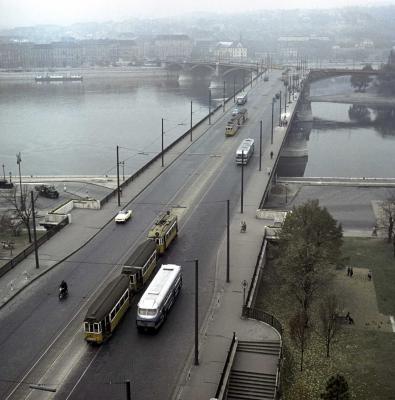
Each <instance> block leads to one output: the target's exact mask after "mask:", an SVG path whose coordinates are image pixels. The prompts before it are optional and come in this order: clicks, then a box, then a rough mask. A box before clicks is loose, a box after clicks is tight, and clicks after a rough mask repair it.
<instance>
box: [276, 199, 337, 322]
mask: <svg viewBox="0 0 395 400" xmlns="http://www.w3.org/2000/svg"><path fill="white" fill-rule="evenodd" d="M341 246H342V227H341V225H340V224H337V223H336V221H335V220H334V219H333V217H332V216H331V215H330V214H329V212H328V211H327V209H326V208H321V207H320V206H319V203H318V200H311V201H308V202H307V203H305V204H303V205H301V206H298V207H294V208H293V210H292V212H291V213H289V214H288V215H287V217H286V218H285V221H284V224H283V227H282V230H281V232H280V234H279V247H278V261H277V262H278V264H279V266H280V268H281V270H282V275H283V277H284V280H285V284H286V285H287V288H288V289H289V292H290V293H292V294H293V295H294V296H295V298H296V301H297V302H298V304H299V305H300V307H301V309H302V310H303V312H304V313H305V315H306V316H308V315H309V309H310V307H311V304H312V303H313V301H314V300H315V299H316V297H317V296H318V295H319V294H320V291H321V289H323V288H324V287H325V286H327V284H328V282H329V281H330V280H331V277H332V271H333V267H334V266H338V265H341V264H342V258H341Z"/></svg>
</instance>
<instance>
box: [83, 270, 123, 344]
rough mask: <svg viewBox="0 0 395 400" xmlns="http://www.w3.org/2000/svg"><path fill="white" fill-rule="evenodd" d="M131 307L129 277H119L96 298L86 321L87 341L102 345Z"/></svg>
mask: <svg viewBox="0 0 395 400" xmlns="http://www.w3.org/2000/svg"><path fill="white" fill-rule="evenodd" d="M129 306H130V291H129V277H128V276H126V275H123V274H121V275H118V276H117V277H116V278H115V279H113V280H112V281H111V282H110V283H108V285H107V286H105V287H104V288H103V289H102V290H101V291H100V292H99V293H98V294H97V296H96V297H95V298H94V300H93V302H92V304H91V305H90V307H89V309H88V312H87V313H86V316H85V319H84V335H85V340H86V341H87V342H89V343H96V344H101V343H103V342H104V341H105V340H107V339H108V338H109V337H110V336H111V335H112V333H113V331H114V329H115V328H116V327H117V325H118V324H119V322H120V321H121V319H122V317H123V316H124V314H125V313H126V311H127V310H128V308H129Z"/></svg>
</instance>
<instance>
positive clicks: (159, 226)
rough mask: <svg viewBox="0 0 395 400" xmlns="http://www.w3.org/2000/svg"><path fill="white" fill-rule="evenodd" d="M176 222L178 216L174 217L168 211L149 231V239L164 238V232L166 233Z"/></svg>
mask: <svg viewBox="0 0 395 400" xmlns="http://www.w3.org/2000/svg"><path fill="white" fill-rule="evenodd" d="M176 220H177V215H174V214H172V213H171V212H170V211H167V212H166V213H165V214H164V215H162V216H161V217H160V218H159V219H158V220H157V221H156V222H155V225H154V226H153V227H152V228H151V229H150V230H149V232H148V237H149V238H156V237H158V236H163V234H164V232H166V231H167V229H169V227H170V226H171V224H172V223H173V222H175V221H176Z"/></svg>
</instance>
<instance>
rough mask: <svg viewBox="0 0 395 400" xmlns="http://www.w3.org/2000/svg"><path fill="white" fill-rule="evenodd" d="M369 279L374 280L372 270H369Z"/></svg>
mask: <svg viewBox="0 0 395 400" xmlns="http://www.w3.org/2000/svg"><path fill="white" fill-rule="evenodd" d="M368 280H369V281H371V280H372V271H371V270H369V271H368Z"/></svg>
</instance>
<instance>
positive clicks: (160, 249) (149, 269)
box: [84, 211, 178, 344]
mask: <svg viewBox="0 0 395 400" xmlns="http://www.w3.org/2000/svg"><path fill="white" fill-rule="evenodd" d="M177 233H178V220H177V216H176V215H174V214H172V213H171V212H170V211H167V212H166V214H164V215H163V216H161V217H160V218H159V219H158V220H157V221H156V222H155V225H154V226H153V227H152V228H151V229H150V231H149V233H148V239H147V240H145V241H144V242H143V243H141V244H140V245H139V246H138V247H137V248H136V250H135V251H134V252H133V254H132V255H131V256H130V257H129V259H128V260H127V261H126V263H125V264H124V266H123V268H122V273H121V274H120V275H119V276H117V277H116V278H115V279H113V280H112V281H111V282H110V283H109V284H108V285H107V286H105V287H104V288H103V289H102V290H101V291H100V292H99V293H98V294H97V296H96V297H95V298H94V300H93V302H92V304H91V305H90V307H89V309H88V312H87V313H86V316H85V319H84V335H85V340H86V341H87V342H90V343H97V344H100V343H103V342H104V341H105V340H106V339H108V338H109V337H110V336H111V334H112V332H113V331H114V329H115V328H116V327H117V325H118V324H119V322H120V320H121V319H122V317H123V315H124V314H125V312H126V311H127V310H128V308H129V306H130V303H131V297H132V296H133V294H134V293H136V292H138V291H139V290H141V289H142V288H144V286H145V285H146V283H147V281H148V280H149V279H150V277H151V275H153V274H154V271H155V269H156V266H157V260H158V255H159V254H163V253H164V252H165V251H166V249H167V247H168V246H169V245H170V243H171V242H172V241H173V240H174V238H175V237H176V236H177Z"/></svg>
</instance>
